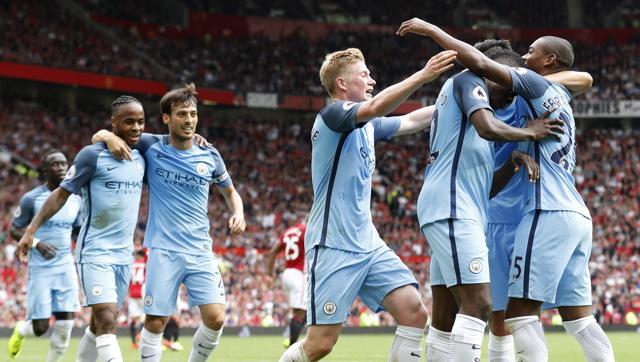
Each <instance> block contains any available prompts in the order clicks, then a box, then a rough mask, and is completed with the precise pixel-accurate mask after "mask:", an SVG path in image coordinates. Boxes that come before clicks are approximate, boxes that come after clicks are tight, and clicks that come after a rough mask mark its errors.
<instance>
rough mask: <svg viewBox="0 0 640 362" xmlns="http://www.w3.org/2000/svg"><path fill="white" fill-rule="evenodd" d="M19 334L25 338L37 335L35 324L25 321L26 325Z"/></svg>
mask: <svg viewBox="0 0 640 362" xmlns="http://www.w3.org/2000/svg"><path fill="white" fill-rule="evenodd" d="M18 333H20V335H21V336H23V337H31V336H33V335H34V334H35V333H33V322H32V321H30V320H28V321H24V324H23V325H22V328H20V329H19V330H18Z"/></svg>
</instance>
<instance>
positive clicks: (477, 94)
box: [473, 86, 489, 102]
mask: <svg viewBox="0 0 640 362" xmlns="http://www.w3.org/2000/svg"><path fill="white" fill-rule="evenodd" d="M473 98H475V99H479V100H481V101H485V102H487V101H488V100H489V98H487V93H486V92H485V91H484V89H483V88H482V87H481V86H477V87H475V88H474V89H473Z"/></svg>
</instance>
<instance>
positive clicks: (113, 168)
mask: <svg viewBox="0 0 640 362" xmlns="http://www.w3.org/2000/svg"><path fill="white" fill-rule="evenodd" d="M116 168H117V167H107V171H111V170H115V169H116Z"/></svg>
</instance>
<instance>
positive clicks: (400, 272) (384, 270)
mask: <svg viewBox="0 0 640 362" xmlns="http://www.w3.org/2000/svg"><path fill="white" fill-rule="evenodd" d="M369 264H370V266H369V268H368V269H369V271H368V273H367V276H366V278H365V280H364V283H363V284H362V287H361V288H360V291H358V296H360V299H362V302H363V303H364V304H366V305H367V306H368V307H369V308H370V309H371V310H373V311H375V312H380V311H382V310H384V307H383V301H384V299H385V298H386V297H387V296H388V295H389V294H390V293H391V292H393V291H395V290H396V289H398V288H401V287H404V286H411V287H412V288H414V290H413V291H407V292H406V293H403V294H404V295H405V297H407V298H411V297H413V298H414V299H413V300H405V301H404V302H405V303H406V304H405V305H407V306H409V305H413V306H415V302H416V301H418V302H419V301H420V298H419V295H418V293H417V292H415V290H416V289H417V288H418V282H417V281H416V278H415V277H414V276H413V273H411V271H410V270H409V268H408V267H407V266H406V265H405V264H404V263H403V262H402V260H400V258H399V257H398V255H397V254H396V253H395V252H394V251H393V250H391V249H389V247H388V246H383V247H380V248H378V249H376V250H375V251H373V255H372V258H371V261H370V263H369ZM412 292H413V293H412ZM415 297H417V300H416V299H415ZM396 302H399V301H398V300H396ZM396 307H397V306H396ZM392 309H394V311H395V310H397V308H392ZM394 317H395V315H394Z"/></svg>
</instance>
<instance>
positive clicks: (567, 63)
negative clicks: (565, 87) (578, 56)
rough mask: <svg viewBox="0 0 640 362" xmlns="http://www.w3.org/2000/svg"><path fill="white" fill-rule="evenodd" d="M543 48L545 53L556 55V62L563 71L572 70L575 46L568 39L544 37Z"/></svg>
mask: <svg viewBox="0 0 640 362" xmlns="http://www.w3.org/2000/svg"><path fill="white" fill-rule="evenodd" d="M542 39H543V40H544V42H543V48H544V51H545V53H547V54H549V53H552V54H555V55H556V61H557V62H558V65H560V66H561V67H562V68H563V69H567V70H568V69H571V67H572V66H573V60H574V54H573V46H572V45H571V43H570V42H569V41H568V40H567V39H563V38H558V37H557V36H543V37H542Z"/></svg>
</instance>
